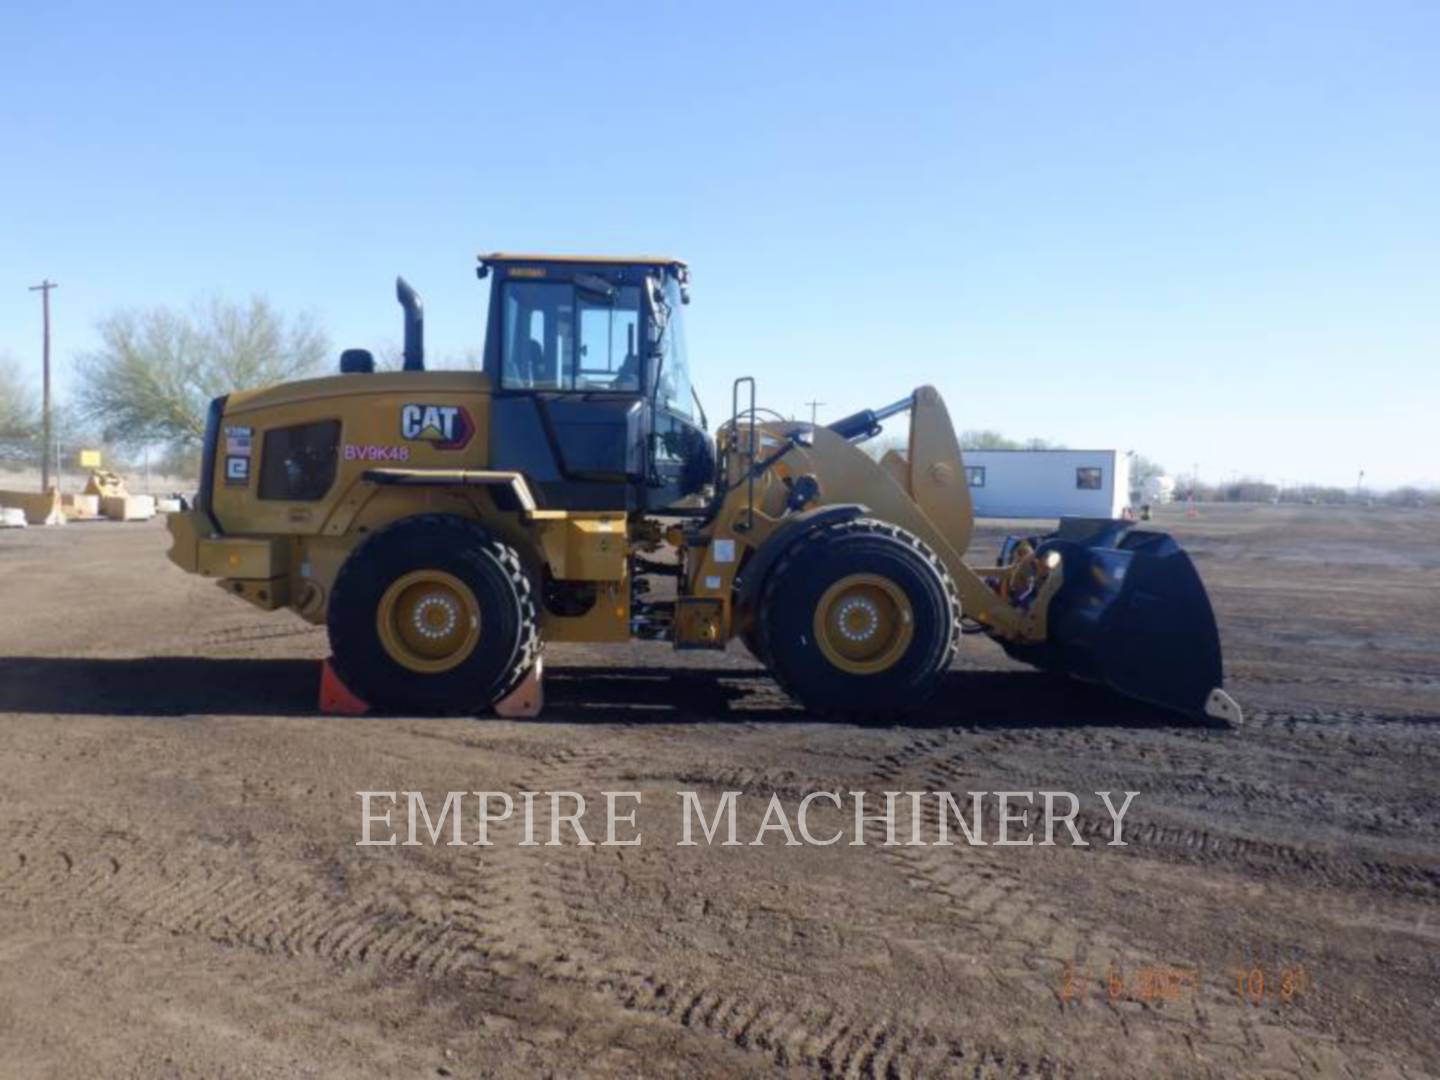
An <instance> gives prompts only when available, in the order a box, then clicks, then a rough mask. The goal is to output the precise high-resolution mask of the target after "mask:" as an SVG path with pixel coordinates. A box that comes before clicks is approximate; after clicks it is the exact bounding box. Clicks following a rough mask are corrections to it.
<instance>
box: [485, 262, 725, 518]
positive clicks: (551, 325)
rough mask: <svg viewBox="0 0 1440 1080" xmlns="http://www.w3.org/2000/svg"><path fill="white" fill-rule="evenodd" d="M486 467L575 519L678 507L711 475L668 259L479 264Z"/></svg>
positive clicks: (678, 292) (685, 276) (683, 276)
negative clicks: (483, 300) (486, 382)
mask: <svg viewBox="0 0 1440 1080" xmlns="http://www.w3.org/2000/svg"><path fill="white" fill-rule="evenodd" d="M479 274H480V276H481V277H482V278H484V277H487V276H488V277H492V278H493V281H492V285H491V289H490V315H489V323H488V327H487V333H486V335H485V372H486V374H488V375H489V376H490V383H491V386H492V387H493V394H494V397H493V398H492V402H491V427H490V462H491V467H493V468H499V469H514V470H516V471H519V472H522V473H524V474H525V475H526V477H527V479H529V481H530V483H531V486H532V487H533V488H534V489H535V490H536V492H537V494H538V495H539V497H540V499H541V501H542V503H543V504H544V505H546V506H549V507H553V508H563V509H569V510H620V509H623V510H649V511H662V510H665V509H667V508H676V509H679V506H678V504H680V503H681V502H682V501H683V500H687V499H689V497H690V496H693V495H696V494H698V493H700V491H701V489H702V488H704V486H705V485H706V484H708V483H710V481H711V480H712V478H713V474H714V451H713V448H712V445H711V442H710V439H709V438H708V436H707V435H706V434H705V421H704V416H703V413H700V411H699V409H698V405H697V401H696V397H695V394H694V391H693V390H692V388H691V384H690V370H689V363H688V360H687V357H686V354H685V333H684V326H683V320H682V316H681V310H682V307H683V305H684V304H685V303H686V302H688V300H689V294H688V289H687V283H688V280H689V271H688V270H687V268H686V266H685V264H684V263H683V262H680V261H678V260H675V259H663V258H643V257H642V258H628V259H627V258H614V259H607V258H575V257H566V256H554V255H503V254H494V255H485V256H482V257H481V259H480V268H479Z"/></svg>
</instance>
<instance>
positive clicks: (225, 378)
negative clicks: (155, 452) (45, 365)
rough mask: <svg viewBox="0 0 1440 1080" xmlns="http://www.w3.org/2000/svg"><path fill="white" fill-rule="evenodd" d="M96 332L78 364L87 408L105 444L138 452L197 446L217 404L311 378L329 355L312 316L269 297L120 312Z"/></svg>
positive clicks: (81, 396) (82, 400)
mask: <svg viewBox="0 0 1440 1080" xmlns="http://www.w3.org/2000/svg"><path fill="white" fill-rule="evenodd" d="M98 330H99V333H100V341H101V345H100V348H99V349H97V350H95V351H94V352H91V353H87V354H85V355H83V356H81V357H80V358H79V359H78V369H79V374H80V377H81V382H80V388H79V393H78V395H77V396H78V399H79V403H80V406H81V409H82V411H83V412H84V414H85V415H86V416H87V417H89V418H91V419H92V420H93V421H94V422H95V423H96V424H97V425H98V426H99V428H100V432H101V434H102V435H103V436H104V437H105V438H106V439H107V440H112V441H114V442H117V443H120V444H125V445H132V446H133V445H140V444H149V443H169V444H173V445H181V446H184V445H189V444H194V443H196V442H198V441H199V440H200V438H201V437H202V436H203V434H204V430H205V410H206V406H207V405H208V404H209V402H210V399H211V398H214V397H218V396H219V395H221V394H225V393H229V392H230V391H232V390H253V389H257V388H259V387H263V386H270V385H273V384H275V383H278V382H284V381H286V380H288V379H294V378H299V377H302V376H305V375H310V374H313V373H314V372H315V371H316V370H317V369H318V368H319V367H320V365H321V364H322V363H323V361H324V360H325V357H326V354H327V353H328V352H329V343H328V341H327V340H326V337H325V334H324V332H323V331H322V330H321V329H320V328H319V326H318V325H317V324H316V323H315V321H314V319H313V318H311V317H309V316H300V317H297V318H289V319H287V318H286V317H285V316H283V315H281V314H280V313H279V312H277V311H276V310H275V309H274V308H273V307H272V306H271V305H270V303H269V302H268V301H267V300H265V299H263V298H261V297H254V298H252V299H251V300H250V301H249V302H248V303H245V304H231V303H226V302H224V301H221V300H212V301H210V302H209V303H208V304H204V305H201V306H199V307H198V308H196V309H194V310H192V311H191V312H188V313H187V312H180V311H175V310H173V309H170V308H163V307H157V308H150V309H147V310H143V311H121V312H117V313H115V314H113V315H110V316H109V317H107V318H105V319H102V320H101V321H100V323H99V326H98Z"/></svg>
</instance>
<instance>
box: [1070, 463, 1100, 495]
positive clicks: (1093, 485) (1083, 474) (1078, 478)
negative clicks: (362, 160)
mask: <svg viewBox="0 0 1440 1080" xmlns="http://www.w3.org/2000/svg"><path fill="white" fill-rule="evenodd" d="M1075 486H1076V487H1077V488H1078V489H1079V490H1081V491H1099V490H1100V489H1101V488H1102V487H1104V484H1103V483H1102V482H1101V470H1100V469H1095V468H1080V469H1076V470H1075Z"/></svg>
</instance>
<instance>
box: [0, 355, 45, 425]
mask: <svg viewBox="0 0 1440 1080" xmlns="http://www.w3.org/2000/svg"><path fill="white" fill-rule="evenodd" d="M39 422H40V415H39V410H38V409H37V408H36V406H35V398H34V396H33V395H32V394H31V393H30V391H29V390H28V389H27V388H26V386H25V383H24V380H22V379H21V378H20V368H19V367H18V365H16V363H15V361H14V360H13V359H11V358H10V356H9V355H8V354H0V439H6V440H11V439H29V438H31V437H33V436H34V434H35V432H36V430H37V429H38V427H39Z"/></svg>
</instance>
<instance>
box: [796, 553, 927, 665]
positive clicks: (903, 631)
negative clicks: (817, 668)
mask: <svg viewBox="0 0 1440 1080" xmlns="http://www.w3.org/2000/svg"><path fill="white" fill-rule="evenodd" d="M914 636H915V613H914V610H913V609H912V608H911V606H910V599H909V597H907V596H906V595H905V591H904V590H903V589H901V588H900V586H898V585H896V584H895V582H893V581H891V580H890V579H889V578H886V577H881V576H879V575H878V574H850V575H848V576H847V577H843V578H841V579H840V580H839V581H837V582H835V584H833V585H831V586H830V587H829V588H828V589H826V590H825V595H823V596H822V597H820V603H819V604H818V605H816V608H815V640H816V642H817V643H818V644H819V646H820V651H821V652H822V653H824V654H825V658H826V659H827V660H829V661H830V663H832V664H834V665H835V666H836V667H837V668H839V669H840V670H842V671H848V672H851V673H852V674H856V675H873V674H875V673H876V672H880V671H885V670H887V669H889V668H890V667H892V666H893V665H894V664H895V663H896V661H898V660H899V659H900V657H902V656H904V655H905V650H906V649H907V648H908V647H909V645H910V640H911V638H913V637H914Z"/></svg>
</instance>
